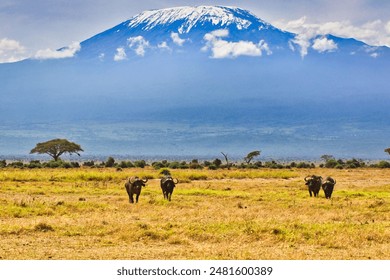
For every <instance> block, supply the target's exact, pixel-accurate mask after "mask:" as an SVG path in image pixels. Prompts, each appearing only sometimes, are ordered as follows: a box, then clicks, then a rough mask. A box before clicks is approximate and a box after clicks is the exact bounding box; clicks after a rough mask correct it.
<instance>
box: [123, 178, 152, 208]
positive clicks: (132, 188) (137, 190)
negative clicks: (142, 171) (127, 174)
mask: <svg viewBox="0 0 390 280" xmlns="http://www.w3.org/2000/svg"><path fill="white" fill-rule="evenodd" d="M147 181H148V179H145V180H142V179H140V178H138V177H131V178H129V179H128V180H127V182H126V184H125V188H126V191H127V194H128V195H129V202H130V203H134V195H135V202H137V203H138V198H139V196H140V194H141V189H142V187H145V184H146V182H147Z"/></svg>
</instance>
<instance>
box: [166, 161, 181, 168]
mask: <svg viewBox="0 0 390 280" xmlns="http://www.w3.org/2000/svg"><path fill="white" fill-rule="evenodd" d="M168 167H169V168H171V169H179V168H180V163H179V162H178V161H173V162H171V163H170V164H169V165H168Z"/></svg>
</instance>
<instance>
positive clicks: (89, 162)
mask: <svg viewBox="0 0 390 280" xmlns="http://www.w3.org/2000/svg"><path fill="white" fill-rule="evenodd" d="M83 166H89V167H92V166H95V162H94V161H93V160H91V161H85V162H84V163H83Z"/></svg>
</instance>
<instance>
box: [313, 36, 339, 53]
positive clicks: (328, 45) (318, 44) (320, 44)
mask: <svg viewBox="0 0 390 280" xmlns="http://www.w3.org/2000/svg"><path fill="white" fill-rule="evenodd" d="M312 48H313V49H315V50H316V51H318V52H320V53H323V52H332V51H334V50H337V44H336V43H335V42H334V41H333V40H329V39H328V38H326V37H322V38H318V39H315V40H314V43H313V46H312Z"/></svg>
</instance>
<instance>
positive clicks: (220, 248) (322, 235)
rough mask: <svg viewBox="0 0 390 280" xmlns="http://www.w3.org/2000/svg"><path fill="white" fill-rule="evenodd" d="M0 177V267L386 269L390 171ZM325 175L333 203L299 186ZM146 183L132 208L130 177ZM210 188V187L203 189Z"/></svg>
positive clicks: (22, 173) (15, 172) (79, 172)
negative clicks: (363, 262)
mask: <svg viewBox="0 0 390 280" xmlns="http://www.w3.org/2000/svg"><path fill="white" fill-rule="evenodd" d="M172 173H173V176H174V177H178V178H179V179H180V180H181V181H182V182H184V183H180V184H178V185H177V188H176V189H175V191H174V193H173V196H172V201H171V202H168V201H164V200H163V196H162V194H161V190H160V187H159V181H158V177H159V175H158V171H155V170H152V169H125V170H124V171H121V172H117V171H116V170H115V169H99V170H97V169H83V168H82V169H76V170H75V169H69V170H65V169H62V170H48V169H42V170H19V169H2V170H0V258H1V259H192V260H196V259H207V260H209V259H390V214H389V213H390V194H389V190H390V171H388V170H379V169H355V170H334V169H310V170H302V169H297V170H267V169H262V170H250V171H243V170H231V171H228V170H217V171H207V170H201V171H193V170H172ZM309 174H319V175H322V176H323V177H325V176H328V175H331V176H333V177H334V178H336V180H337V184H336V187H335V192H334V194H333V198H332V199H331V200H326V199H325V198H324V194H323V192H322V191H321V193H320V197H319V198H310V197H309V193H308V191H307V189H306V187H305V185H304V181H303V178H304V177H305V176H306V175H309ZM132 175H139V176H147V177H149V178H151V179H150V180H149V182H148V185H147V187H145V188H144V189H143V191H142V194H141V197H140V201H139V203H138V204H134V205H131V204H129V202H128V197H127V194H126V192H125V189H124V181H125V179H126V178H127V177H128V176H132ZM204 179H207V180H204Z"/></svg>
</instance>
